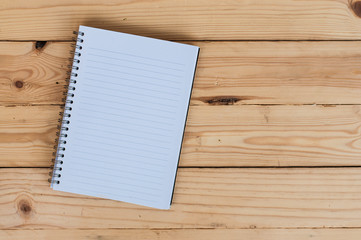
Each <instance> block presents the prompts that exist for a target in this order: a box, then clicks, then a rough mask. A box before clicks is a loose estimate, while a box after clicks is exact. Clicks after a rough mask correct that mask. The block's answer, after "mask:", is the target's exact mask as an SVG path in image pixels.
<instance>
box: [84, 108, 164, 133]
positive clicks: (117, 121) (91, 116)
mask: <svg viewBox="0 0 361 240" xmlns="http://www.w3.org/2000/svg"><path fill="white" fill-rule="evenodd" d="M78 111H82V110H78ZM84 113H85V114H84ZM81 115H82V116H84V117H88V118H94V119H98V120H102V121H107V122H114V123H125V124H130V123H129V121H121V120H118V119H117V120H112V119H108V118H102V117H99V116H94V115H92V114H89V113H88V112H83V113H82V114H81ZM78 121H84V120H83V119H81V120H78ZM140 121H141V119H140ZM144 121H145V122H147V121H146V120H144ZM88 123H91V122H89V121H88ZM147 123H148V122H147ZM131 124H132V125H134V126H138V127H144V128H152V129H158V130H162V131H168V132H169V131H170V129H168V128H160V127H155V126H153V125H149V124H148V125H143V124H138V123H134V122H132V123H131ZM97 126H98V125H97ZM103 126H104V125H103ZM105 126H107V127H112V128H114V125H105ZM142 132H144V131H142ZM145 133H149V134H153V133H154V132H145ZM163 136H165V137H169V135H163Z"/></svg>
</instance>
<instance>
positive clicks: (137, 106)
mask: <svg viewBox="0 0 361 240" xmlns="http://www.w3.org/2000/svg"><path fill="white" fill-rule="evenodd" d="M84 98H87V99H89V100H91V99H92V100H97V101H98V102H103V103H111V104H114V103H115V102H114V101H109V100H104V98H97V97H94V96H85V97H84ZM127 106H132V107H136V108H137V109H139V108H143V109H151V110H155V111H160V112H167V113H175V111H170V110H166V109H162V108H154V107H150V106H144V105H135V104H129V103H128V102H127Z"/></svg>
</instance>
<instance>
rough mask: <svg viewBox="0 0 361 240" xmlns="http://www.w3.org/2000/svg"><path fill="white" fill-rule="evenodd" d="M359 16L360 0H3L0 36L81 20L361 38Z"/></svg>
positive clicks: (63, 34) (171, 34)
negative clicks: (104, 0)
mask: <svg viewBox="0 0 361 240" xmlns="http://www.w3.org/2000/svg"><path fill="white" fill-rule="evenodd" d="M19 6H20V7H19ZM360 16H361V4H360V2H359V1H358V0H323V1H307V0H298V1H292V0H263V1H217V0H211V1H210V0H193V1H177V0H158V1H155V2H154V1H139V0H137V1H122V0H109V1H106V3H105V2H103V1H101V2H94V1H92V0H85V1H77V2H74V1H72V0H64V1H61V2H59V1H50V2H49V1H45V0H33V1H27V0H21V1H12V0H5V1H2V3H1V4H0V22H1V23H2V24H1V31H0V39H2V40H29V39H37V40H69V39H71V37H72V31H73V30H77V29H78V26H79V24H83V25H89V26H93V27H100V28H105V29H109V30H115V31H120V32H127V33H133V34H139V35H144V36H150V37H157V38H163V39H168V40H240V39H250V40H257V39H264V40H279V39H292V40H312V39H321V40H330V39H342V40H349V39H357V40H360V39H361V24H360V23H361V19H360Z"/></svg>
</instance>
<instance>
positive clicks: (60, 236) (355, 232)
mask: <svg viewBox="0 0 361 240" xmlns="http://www.w3.org/2000/svg"><path fill="white" fill-rule="evenodd" d="M360 235H361V230H360V229H347V231H345V229H158V230H157V229H153V230H150V229H149V230H145V229H97V230H80V229H62V230H54V229H52V230H23V229H21V230H3V231H0V238H1V239H2V240H13V239H17V240H28V239H37V240H49V239H52V240H64V239H77V240H89V239H91V240H101V239H104V240H118V239H127V240H138V239H139V240H144V239H158V240H165V239H173V240H184V239H197V240H219V239H227V240H258V239H262V240H289V239H293V240H344V239H348V240H359V239H360Z"/></svg>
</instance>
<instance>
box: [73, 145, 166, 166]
mask: <svg viewBox="0 0 361 240" xmlns="http://www.w3.org/2000/svg"><path fill="white" fill-rule="evenodd" d="M80 140H83V139H80ZM87 141H88V140H87ZM76 146H77V147H83V148H86V149H88V150H89V152H90V151H93V150H95V151H96V152H98V151H99V150H104V152H106V151H107V152H113V153H117V154H123V155H129V156H132V157H140V158H144V159H146V160H150V159H152V160H154V161H157V162H159V158H154V157H150V156H143V155H139V154H134V153H128V152H123V151H115V150H112V149H107V148H101V147H99V146H98V147H97V149H92V148H89V146H85V145H82V144H79V143H77V144H76ZM104 152H103V153H104ZM91 154H96V153H94V152H92V153H91ZM110 157H114V156H113V155H112V156H110ZM132 161H138V162H141V163H144V164H151V165H155V162H154V161H152V162H144V161H139V160H134V159H133V160H132ZM160 162H167V160H162V161H160ZM157 165H158V166H162V167H164V164H157Z"/></svg>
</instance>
